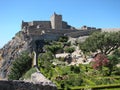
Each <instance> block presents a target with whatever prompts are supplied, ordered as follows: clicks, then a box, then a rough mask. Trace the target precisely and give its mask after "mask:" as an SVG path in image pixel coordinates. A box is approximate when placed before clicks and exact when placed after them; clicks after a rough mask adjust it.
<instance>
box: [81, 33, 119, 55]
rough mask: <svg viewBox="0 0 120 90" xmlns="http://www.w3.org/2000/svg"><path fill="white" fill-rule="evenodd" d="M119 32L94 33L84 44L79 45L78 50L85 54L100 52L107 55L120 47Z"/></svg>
mask: <svg viewBox="0 0 120 90" xmlns="http://www.w3.org/2000/svg"><path fill="white" fill-rule="evenodd" d="M119 37H120V31H119V32H95V33H93V34H92V35H90V36H89V37H88V38H87V39H86V40H85V42H83V43H81V44H80V49H81V50H82V51H83V52H84V53H86V52H90V51H92V52H97V51H100V52H101V53H102V54H104V55H108V54H109V53H111V52H112V51H114V50H115V49H117V48H118V47H119V46H120V39H119Z"/></svg>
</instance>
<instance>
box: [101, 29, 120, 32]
mask: <svg viewBox="0 0 120 90" xmlns="http://www.w3.org/2000/svg"><path fill="white" fill-rule="evenodd" d="M102 31H103V32H118V31H120V28H102Z"/></svg>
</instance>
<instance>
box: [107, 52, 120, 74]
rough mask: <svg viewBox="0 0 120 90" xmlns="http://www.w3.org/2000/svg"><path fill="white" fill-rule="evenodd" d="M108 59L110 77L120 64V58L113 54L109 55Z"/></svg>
mask: <svg viewBox="0 0 120 90" xmlns="http://www.w3.org/2000/svg"><path fill="white" fill-rule="evenodd" d="M108 59H109V61H110V62H109V66H108V67H109V75H111V73H112V71H113V68H114V67H115V66H116V65H117V64H118V63H120V58H119V57H118V56H117V55H115V54H113V55H109V56H108Z"/></svg>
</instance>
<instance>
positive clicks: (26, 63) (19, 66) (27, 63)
mask: <svg viewBox="0 0 120 90" xmlns="http://www.w3.org/2000/svg"><path fill="white" fill-rule="evenodd" d="M31 66H32V58H30V57H29V56H28V53H26V52H24V53H22V54H21V55H20V56H19V57H18V58H17V59H16V60H15V61H14V62H13V65H12V67H11V70H10V73H9V75H8V79H9V80H18V79H19V78H20V77H22V75H23V74H24V73H25V72H26V71H27V70H29V69H30V68H31Z"/></svg>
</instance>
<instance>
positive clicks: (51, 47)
mask: <svg viewBox="0 0 120 90" xmlns="http://www.w3.org/2000/svg"><path fill="white" fill-rule="evenodd" d="M45 49H46V50H47V51H50V52H52V53H53V54H56V52H57V51H58V50H60V49H62V46H61V45H60V44H59V45H55V44H53V45H46V46H45Z"/></svg>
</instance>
